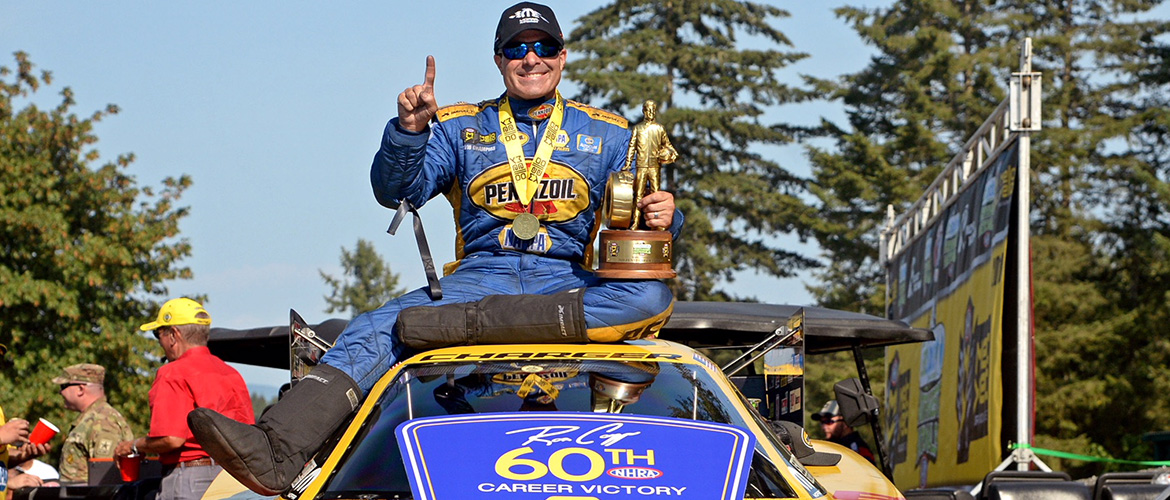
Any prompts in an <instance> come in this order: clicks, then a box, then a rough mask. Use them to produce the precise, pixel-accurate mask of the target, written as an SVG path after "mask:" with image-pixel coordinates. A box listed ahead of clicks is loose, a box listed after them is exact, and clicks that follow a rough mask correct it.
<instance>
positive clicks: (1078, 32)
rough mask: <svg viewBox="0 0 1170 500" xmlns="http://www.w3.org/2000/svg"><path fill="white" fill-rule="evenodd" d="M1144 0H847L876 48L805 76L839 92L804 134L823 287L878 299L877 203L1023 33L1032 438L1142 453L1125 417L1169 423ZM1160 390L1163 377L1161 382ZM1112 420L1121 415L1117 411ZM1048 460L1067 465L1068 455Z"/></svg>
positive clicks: (955, 124)
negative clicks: (838, 74) (812, 141)
mask: <svg viewBox="0 0 1170 500" xmlns="http://www.w3.org/2000/svg"><path fill="white" fill-rule="evenodd" d="M1160 3H1161V2H1155V1H1138V2H1130V1H1086V0H1067V1H1061V2H1042V3H1035V2H1024V1H1009V2H1002V1H998V2H990V1H942V0H938V1H899V2H896V3H894V4H893V5H892V6H891V7H889V8H879V9H874V10H870V11H865V10H861V9H853V8H846V9H841V10H839V11H838V14H839V15H841V16H843V17H845V18H846V19H848V20H850V21H851V22H853V24H854V26H855V28H856V29H857V31H858V33H859V34H861V36H862V38H863V39H864V40H865V41H866V42H867V43H870V44H871V45H873V46H874V47H876V48H877V49H878V52H879V54H878V55H877V56H876V57H875V58H874V59H873V62H872V63H871V64H870V66H869V67H867V68H866V69H864V70H862V71H861V72H859V73H858V74H854V75H847V76H846V77H844V78H842V79H841V80H840V81H838V82H818V85H819V87H820V88H822V89H824V90H826V91H831V92H834V95H835V96H837V97H839V98H841V99H843V101H844V102H845V104H846V106H847V111H848V116H849V127H844V126H839V125H836V124H826V127H825V129H826V130H827V131H829V132H830V136H831V137H834V138H835V140H836V143H837V146H838V151H837V152H831V151H824V150H812V158H813V163H814V178H815V179H816V182H815V183H814V184H815V185H816V186H817V189H816V190H815V192H816V193H817V196H818V198H819V200H820V202H821V204H822V208H821V210H822V212H821V215H820V217H819V220H821V221H823V224H822V225H821V226H819V227H817V231H816V235H817V241H818V242H819V243H820V244H821V246H822V248H823V249H825V251H826V254H827V255H829V256H830V258H829V259H828V260H829V262H830V263H831V265H830V267H829V268H828V269H827V270H826V271H825V272H823V273H822V274H821V275H820V276H819V277H820V278H821V281H822V283H823V284H822V285H821V286H820V287H819V288H818V289H817V292H818V295H819V297H820V299H821V300H822V303H823V304H825V305H829V306H834V307H844V308H850V309H863V308H864V309H873V310H882V307H883V290H882V285H881V283H882V282H883V280H882V274H883V271H882V270H881V269H879V268H878V267H877V262H876V256H877V254H876V252H877V246H876V244H875V243H876V240H877V234H878V229H879V227H880V225H881V224H882V223H883V219H884V214H883V213H882V211H883V210H884V209H885V207H886V206H887V205H893V206H894V207H895V209H896V210H898V211H899V212H901V211H903V210H904V209H905V208H906V207H907V205H908V204H909V203H911V202H913V201H914V200H916V199H917V198H918V197H919V196H920V195H921V193H922V191H923V188H924V187H926V186H927V185H928V184H929V183H930V182H931V181H933V180H934V178H935V176H936V175H937V173H938V171H939V169H940V168H941V167H942V166H943V165H945V163H946V162H947V161H948V160H949V159H950V158H951V157H952V156H953V155H954V152H955V148H957V147H958V146H959V145H960V142H961V140H962V139H963V138H965V137H966V136H968V135H969V134H971V133H973V132H974V131H975V129H976V127H977V126H978V124H979V123H980V122H981V121H982V120H983V119H984V118H985V117H986V116H987V115H988V114H989V113H990V111H991V109H993V107H994V106H995V105H996V104H998V103H999V102H1000V101H1001V100H1002V98H1003V96H1004V95H1005V92H1004V90H1005V87H1006V85H1005V83H1006V81H1007V76H1008V75H1007V73H1008V72H1010V71H1013V70H1015V69H1016V67H1017V66H1018V63H1017V62H1016V59H1015V57H1016V55H1017V54H1018V50H1019V44H1020V42H1021V41H1022V40H1023V38H1024V37H1032V38H1033V42H1034V53H1035V57H1034V62H1033V66H1034V69H1035V70H1037V71H1040V72H1042V73H1043V75H1044V76H1043V79H1044V80H1043V81H1044V91H1045V95H1044V105H1043V106H1044V108H1043V109H1044V131H1043V132H1042V133H1040V134H1036V135H1034V136H1033V143H1032V146H1033V150H1032V168H1033V172H1032V185H1033V190H1032V193H1031V195H1032V200H1033V207H1034V208H1033V211H1032V221H1033V223H1032V228H1031V230H1032V234H1033V236H1032V240H1031V245H1032V258H1033V261H1032V266H1033V276H1034V279H1033V283H1034V309H1035V317H1034V319H1035V329H1036V330H1035V331H1036V349H1037V351H1036V356H1037V370H1036V373H1037V402H1036V408H1037V432H1038V436H1037V439H1036V442H1037V444H1038V445H1041V446H1045V447H1050V448H1056V449H1060V450H1063V451H1070V452H1076V453H1087V454H1094V455H1109V456H1118V457H1124V458H1137V459H1141V458H1147V457H1148V455H1145V454H1144V451H1145V449H1144V448H1143V445H1142V444H1141V443H1140V432H1135V429H1142V430H1145V429H1163V428H1167V427H1170V416H1168V415H1170V413H1168V412H1167V411H1166V410H1167V404H1168V403H1167V401H1166V399H1165V398H1158V397H1151V395H1152V394H1164V393H1165V391H1166V390H1167V382H1166V381H1165V380H1164V378H1165V377H1161V376H1157V375H1154V372H1155V371H1157V370H1158V369H1156V368H1151V367H1155V366H1156V367H1163V366H1165V364H1166V361H1167V360H1168V359H1170V347H1167V345H1166V343H1165V342H1164V341H1163V340H1162V337H1164V335H1162V334H1160V333H1159V329H1158V326H1157V325H1159V324H1164V322H1165V320H1166V319H1167V318H1166V316H1167V313H1166V307H1165V301H1166V297H1167V296H1168V295H1167V293H1168V292H1170V290H1168V289H1167V287H1168V286H1170V280H1167V278H1170V276H1168V275H1167V272H1166V270H1165V269H1164V265H1161V264H1160V263H1162V262H1166V257H1167V253H1168V252H1170V245H1167V242H1168V241H1170V238H1167V233H1166V232H1165V230H1166V229H1167V227H1166V224H1168V223H1170V222H1167V221H1166V220H1165V219H1166V217H1165V213H1166V201H1167V192H1168V191H1167V189H1166V184H1165V182H1166V180H1167V175H1168V174H1170V172H1167V170H1166V169H1165V167H1166V165H1167V163H1166V161H1165V160H1166V153H1165V144H1166V141H1167V133H1166V131H1167V130H1168V127H1167V123H1168V121H1167V115H1166V111H1165V110H1166V104H1167V103H1166V102H1165V97H1163V96H1165V95H1167V92H1166V90H1168V89H1167V88H1166V85H1167V77H1166V70H1165V69H1164V68H1165V67H1166V65H1165V63H1166V61H1165V54H1166V53H1167V50H1166V47H1165V33H1166V28H1167V25H1166V23H1165V21H1164V20H1150V19H1149V15H1148V14H1147V11H1148V10H1149V9H1150V8H1151V7H1153V6H1155V5H1157V4H1160ZM1159 391H1161V392H1159ZM1118 421H1125V422H1128V423H1130V424H1129V425H1125V426H1118V425H1115V423H1116V422H1118ZM1046 461H1048V462H1049V464H1050V465H1056V466H1059V467H1064V468H1066V469H1070V470H1072V471H1073V472H1074V473H1077V474H1084V473H1089V472H1099V471H1100V469H1097V468H1093V467H1089V466H1085V465H1086V464H1081V463H1059V462H1060V460H1058V459H1051V460H1049V459H1046Z"/></svg>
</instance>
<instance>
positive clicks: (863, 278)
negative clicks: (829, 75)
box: [809, 0, 1018, 314]
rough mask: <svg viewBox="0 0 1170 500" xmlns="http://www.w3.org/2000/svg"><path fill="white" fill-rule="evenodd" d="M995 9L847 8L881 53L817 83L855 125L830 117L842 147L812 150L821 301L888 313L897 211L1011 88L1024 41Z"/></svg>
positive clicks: (937, 2) (919, 4) (962, 5)
mask: <svg viewBox="0 0 1170 500" xmlns="http://www.w3.org/2000/svg"><path fill="white" fill-rule="evenodd" d="M993 4H994V2H993V1H990V0H972V1H964V2H952V1H944V0H928V1H914V2H896V3H895V4H894V5H893V6H891V7H889V8H879V9H874V10H864V9H860V8H852V7H846V8H841V9H838V10H837V11H836V12H837V15H838V16H840V17H842V18H844V19H846V20H847V21H848V22H850V23H852V24H853V26H854V29H855V30H856V31H857V33H858V34H859V35H860V36H861V38H862V40H863V41H864V42H865V43H867V44H869V45H871V46H873V47H874V48H875V49H876V50H877V52H878V53H877V55H876V56H875V57H874V58H873V59H872V60H871V63H870V65H869V66H867V67H866V68H865V69H863V70H861V71H860V72H858V73H855V74H851V75H845V76H843V77H841V78H840V79H839V80H837V81H825V80H817V81H814V82H813V83H814V84H815V85H816V87H817V88H818V89H819V90H820V91H821V92H824V93H826V94H828V95H830V96H831V97H832V98H834V99H840V100H841V101H842V102H843V103H844V105H845V107H846V114H847V117H848V120H849V124H848V125H849V126H848V127H844V126H842V125H838V124H834V123H829V122H825V123H824V124H823V133H824V134H825V135H826V136H827V137H828V138H830V139H831V140H832V141H833V142H834V143H835V148H833V149H821V148H809V157H810V159H811V161H812V164H813V182H812V183H811V185H812V186H813V187H812V192H813V194H814V195H815V196H816V198H817V199H818V201H819V205H820V206H819V211H818V213H817V214H816V217H815V218H813V219H812V220H810V224H811V226H812V228H813V234H814V235H815V237H816V240H817V242H818V243H819V244H820V246H821V248H822V249H823V250H824V252H825V254H826V256H827V261H828V262H829V265H828V266H827V267H826V268H825V269H823V270H821V271H819V272H818V273H817V277H818V278H819V281H820V282H821V283H822V284H821V285H820V286H817V287H814V288H813V292H814V294H815V295H816V296H817V297H818V299H819V301H820V303H821V305H824V306H827V307H833V308H839V309H847V310H854V311H869V312H871V313H878V314H881V313H880V312H881V311H884V310H885V306H884V304H885V298H884V294H885V290H884V288H883V287H882V283H884V280H883V278H882V277H883V276H884V274H885V271H884V270H883V269H882V268H881V267H880V265H879V264H878V254H877V249H878V235H879V232H880V231H879V229H880V228H881V227H882V224H884V222H885V215H886V207H887V206H890V205H893V206H894V207H895V208H896V209H898V210H902V209H904V208H906V207H908V206H909V204H910V203H913V202H914V201H915V200H917V199H918V197H919V196H921V194H922V192H923V191H924V190H925V188H926V187H927V186H928V185H930V183H931V182H932V181H934V179H935V177H937V176H938V174H939V172H940V171H941V170H942V167H943V166H944V165H945V164H946V162H947V161H949V160H950V159H951V157H952V156H953V155H954V154H955V151H956V150H957V148H958V147H959V146H960V145H961V143H962V141H963V140H965V139H966V136H967V135H969V134H971V133H973V132H974V131H975V130H976V129H977V128H978V127H979V125H980V124H981V123H982V122H983V120H984V119H985V118H986V117H987V116H988V115H989V114H990V113H991V111H993V110H994V109H995V107H996V105H998V104H999V102H1000V101H1001V100H1003V97H1004V95H1006V94H1005V92H1004V90H1003V85H1002V81H1003V78H1002V77H1003V76H1004V75H1006V72H1007V71H1011V70H1012V69H1014V68H1013V66H1012V65H1014V64H1016V63H1015V62H1014V61H1015V59H1014V58H1016V57H1018V41H1013V39H1012V38H1011V37H1010V36H1006V35H1005V34H1004V33H1003V30H1002V29H1001V28H999V27H997V26H996V25H995V19H996V16H995V13H994V11H993V10H992V7H991V5H993Z"/></svg>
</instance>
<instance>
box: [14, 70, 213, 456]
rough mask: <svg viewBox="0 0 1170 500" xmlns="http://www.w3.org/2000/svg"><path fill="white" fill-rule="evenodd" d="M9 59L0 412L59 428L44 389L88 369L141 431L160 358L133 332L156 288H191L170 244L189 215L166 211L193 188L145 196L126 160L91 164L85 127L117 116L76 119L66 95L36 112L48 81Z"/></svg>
mask: <svg viewBox="0 0 1170 500" xmlns="http://www.w3.org/2000/svg"><path fill="white" fill-rule="evenodd" d="M15 59H16V66H15V67H14V68H9V67H7V66H4V67H0V221H2V222H0V249H2V251H0V343H3V344H6V345H7V346H8V347H9V349H10V350H9V353H8V356H7V358H8V359H9V360H10V361H11V362H10V363H5V365H4V366H3V367H0V373H2V375H0V405H3V406H4V410H5V413H6V414H7V415H8V416H9V417H16V416H19V417H26V418H30V420H35V419H36V418H37V417H44V418H46V419H48V420H50V421H52V422H54V423H56V424H57V425H58V427H62V428H66V427H67V425H68V423H69V422H70V421H72V419H73V418H74V417H75V416H76V415H75V414H70V413H69V412H67V411H66V410H65V408H64V406H63V405H62V403H61V397H60V395H58V393H57V386H55V385H53V384H52V383H51V382H50V379H52V378H53V377H55V376H57V375H58V374H60V372H61V368H63V367H65V366H68V365H72V364H75V363H97V364H101V365H103V366H105V367H106V369H107V374H106V384H105V385H106V391H107V394H108V397H109V400H110V402H111V403H112V404H113V405H115V406H116V407H118V408H119V409H120V410H121V411H122V414H123V415H125V416H126V417H127V419H128V420H129V421H130V423H131V425H132V426H133V427H134V429H135V431H136V432H138V433H141V432H144V431H145V430H146V427H147V419H148V418H149V415H150V411H149V409H148V406H147V394H146V393H147V389H148V388H149V387H150V380H151V377H152V376H153V372H154V368H155V367H156V366H157V362H156V361H157V360H159V359H161V358H162V352H161V349H160V348H159V347H158V344H157V343H156V342H155V340H154V339H152V338H149V337H147V336H144V335H141V334H140V332H139V331H138V325H140V324H141V323H143V322H144V320H145V319H146V318H150V317H152V316H153V315H154V314H155V313H156V312H157V311H158V307H159V306H160V303H161V300H155V299H165V298H168V297H166V293H167V289H166V287H165V286H164V285H163V283H164V282H165V281H166V280H171V279H189V278H190V277H191V271H190V270H189V269H188V268H186V267H181V266H179V261H180V260H181V259H183V258H184V257H187V256H188V255H190V253H191V247H190V245H189V244H188V243H187V241H186V240H184V239H182V238H178V237H177V236H178V234H179V226H178V224H179V220H180V219H182V218H183V217H184V216H186V215H187V212H188V209H187V208H185V207H176V206H175V204H176V202H177V201H178V199H179V196H180V194H182V192H183V191H184V190H185V189H186V188H187V187H189V186H190V185H191V179H190V178H189V177H187V176H181V177H179V178H167V179H165V180H164V181H163V183H162V187H161V189H160V190H158V191H155V190H154V189H153V188H151V187H139V186H138V185H137V183H136V181H135V179H134V177H133V176H131V175H129V174H127V173H126V170H128V168H129V167H130V164H131V163H132V162H133V161H134V156H133V155H132V154H126V155H121V156H119V157H117V159H116V160H115V161H113V162H108V163H105V164H103V165H96V164H95V163H96V162H97V161H99V158H100V156H99V153H98V151H97V149H94V145H95V144H96V143H97V141H98V138H97V136H96V135H94V133H93V127H94V124H95V123H96V122H97V121H99V120H101V119H102V118H104V117H105V116H107V115H111V114H114V113H117V111H118V109H117V107H116V106H113V105H110V106H108V107H107V108H106V109H105V110H104V111H98V112H95V113H93V114H92V115H90V116H89V117H78V116H77V115H76V114H74V113H73V111H72V108H73V106H74V104H75V102H74V99H73V91H72V90H71V89H70V88H68V87H66V88H64V89H63V90H61V101H60V103H59V104H57V105H56V106H55V107H53V108H52V109H41V108H39V107H38V106H36V105H35V104H32V103H31V101H32V100H33V97H32V96H33V94H35V93H36V92H37V91H39V90H42V88H43V87H46V86H48V85H51V83H52V75H51V74H50V73H49V72H47V71H41V72H37V71H35V69H34V65H33V63H32V62H31V61H30V60H29V57H28V55H27V54H25V53H23V52H17V53H16V54H15ZM146 354H150V355H151V356H150V357H149V358H148V357H147V356H144V355H146ZM152 360H153V361H152ZM55 448H58V449H59V445H58V446H55Z"/></svg>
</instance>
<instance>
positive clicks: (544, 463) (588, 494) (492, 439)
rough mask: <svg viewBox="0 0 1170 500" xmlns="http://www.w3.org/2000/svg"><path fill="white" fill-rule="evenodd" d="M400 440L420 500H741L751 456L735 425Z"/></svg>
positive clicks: (426, 424)
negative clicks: (553, 498) (553, 499)
mask: <svg viewBox="0 0 1170 500" xmlns="http://www.w3.org/2000/svg"><path fill="white" fill-rule="evenodd" d="M396 433H397V434H398V443H399V451H400V452H401V453H402V458H403V463H404V464H405V465H406V470H407V476H408V477H410V478H411V490H412V492H413V493H414V498H416V499H419V500H424V499H425V500H451V499H513V498H518V499H534V500H535V499H540V500H546V499H547V498H549V495H550V494H555V495H559V496H565V497H574V498H578V497H579V498H602V497H604V498H643V497H666V498H670V497H675V498H702V499H712V500H715V499H721V500H730V499H742V498H743V497H744V488H745V486H746V483H747V475H748V468H749V466H750V463H751V457H752V450H753V448H754V446H755V437H754V436H752V435H751V434H750V433H748V432H747V431H744V430H743V429H740V428H738V427H734V426H731V425H726V424H716V423H712V422H703V421H695V420H686V419H678V418H668V417H650V416H642V415H623V414H608V413H604V414H602V413H575V412H519V413H490V414H473V415H452V416H439V417H424V418H418V419H414V420H408V421H406V422H404V423H402V424H401V425H399V426H398V428H397V429H396ZM424 457H425V459H424Z"/></svg>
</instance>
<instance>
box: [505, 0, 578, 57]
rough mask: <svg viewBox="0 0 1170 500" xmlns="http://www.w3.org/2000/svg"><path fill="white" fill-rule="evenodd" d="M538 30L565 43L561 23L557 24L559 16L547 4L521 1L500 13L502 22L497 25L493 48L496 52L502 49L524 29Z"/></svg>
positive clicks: (560, 42) (558, 41) (562, 43)
mask: <svg viewBox="0 0 1170 500" xmlns="http://www.w3.org/2000/svg"><path fill="white" fill-rule="evenodd" d="M527 30H538V31H543V32H545V33H547V34H548V36H551V37H553V39H554V40H556V41H557V43H559V44H561V45H562V46H563V45H565V36H564V35H563V34H561V25H560V24H557V16H556V14H553V11H552V9H551V8H549V6H547V5H541V4H538V3H532V2H520V3H518V4H516V5H513V6H511V7H508V8H507V9H504V13H503V14H500V24H497V25H496V43H495V45H494V46H493V50H494V51H495V53H496V54H499V53H500V49H501V48H503V47H504V45H507V44H508V42H510V41H512V39H513V38H515V37H516V35H519V34H520V32H522V31H527Z"/></svg>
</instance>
